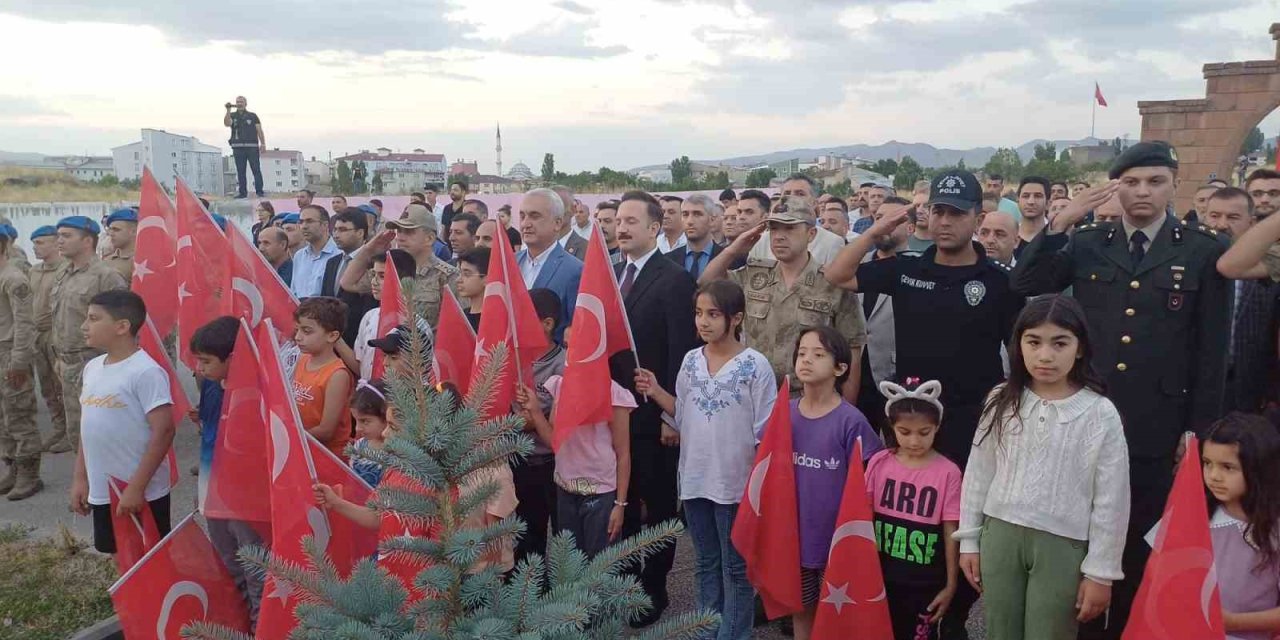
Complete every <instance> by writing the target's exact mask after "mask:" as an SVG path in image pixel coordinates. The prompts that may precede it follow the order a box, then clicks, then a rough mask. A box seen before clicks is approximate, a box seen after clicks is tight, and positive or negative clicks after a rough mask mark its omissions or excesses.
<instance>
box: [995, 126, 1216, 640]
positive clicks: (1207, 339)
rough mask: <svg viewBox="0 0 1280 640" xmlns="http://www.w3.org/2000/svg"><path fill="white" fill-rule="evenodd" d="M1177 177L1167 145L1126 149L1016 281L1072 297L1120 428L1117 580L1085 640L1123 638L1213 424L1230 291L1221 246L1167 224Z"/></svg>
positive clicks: (1199, 229) (1052, 228) (1028, 258)
mask: <svg viewBox="0 0 1280 640" xmlns="http://www.w3.org/2000/svg"><path fill="white" fill-rule="evenodd" d="M1177 171H1178V160H1177V154H1176V153H1175V152H1174V150H1173V148H1172V147H1171V146H1169V145H1168V144H1167V143H1165V142H1159V141H1153V142H1141V143H1138V144H1136V145H1134V146H1132V147H1130V148H1129V149H1128V150H1126V151H1125V152H1124V153H1122V154H1120V156H1118V157H1117V158H1116V160H1115V162H1114V163H1113V164H1112V166H1111V170H1110V172H1109V175H1110V178H1111V182H1109V183H1107V184H1106V185H1103V186H1101V187H1098V188H1095V189H1090V190H1088V191H1086V192H1084V193H1082V194H1081V195H1080V196H1079V197H1077V198H1076V199H1075V200H1073V201H1072V203H1071V206H1070V207H1068V208H1067V209H1066V210H1065V211H1063V212H1062V213H1060V214H1058V217H1057V218H1055V219H1054V221H1053V223H1052V224H1050V225H1049V226H1048V227H1046V228H1045V230H1044V231H1043V232H1041V233H1040V235H1038V236H1036V238H1035V240H1033V241H1032V242H1031V244H1030V245H1029V246H1027V247H1026V248H1025V249H1024V250H1023V252H1022V258H1021V259H1020V260H1019V262H1018V266H1017V268H1015V269H1014V273H1013V283H1014V288H1015V289H1016V290H1017V291H1018V293H1019V294H1022V295H1026V296H1035V295H1041V294H1046V293H1057V292H1060V291H1063V290H1064V289H1066V288H1067V287H1071V289H1072V296H1074V297H1075V298H1076V299H1077V300H1079V301H1080V304H1081V305H1082V306H1083V307H1084V309H1085V310H1086V311H1087V312H1088V318H1087V319H1088V323H1089V334H1090V341H1091V342H1092V343H1093V356H1092V361H1093V364H1094V367H1095V369H1096V370H1097V371H1098V372H1099V373H1101V374H1102V375H1103V376H1104V382H1105V383H1106V387H1107V397H1108V398H1110V399H1111V401H1112V403H1114V404H1115V406H1116V409H1117V410H1118V411H1119V412H1120V417H1121V419H1122V420H1123V421H1124V426H1125V439H1126V441H1127V442H1128V449H1129V484H1130V488H1131V499H1130V512H1129V527H1128V541H1127V542H1126V544H1125V549H1124V557H1123V559H1122V567H1123V570H1124V579H1123V580H1121V581H1117V582H1115V583H1113V584H1112V585H1111V589H1110V591H1111V594H1110V595H1111V609H1110V619H1109V620H1105V619H1102V618H1099V619H1095V620H1093V621H1092V622H1087V623H1084V624H1083V625H1082V626H1081V629H1080V635H1081V637H1083V638H1117V637H1119V636H1120V631H1121V630H1122V629H1124V626H1125V623H1126V622H1127V621H1128V619H1129V610H1130V607H1131V606H1132V603H1133V598H1134V595H1135V594H1136V591H1137V587H1138V584H1139V583H1140V582H1141V580H1142V574H1143V569H1144V567H1145V565H1146V561H1147V555H1148V554H1149V553H1150V546H1148V545H1147V544H1146V543H1145V542H1144V541H1143V536H1144V535H1146V533H1147V532H1148V531H1150V530H1151V527H1152V525H1154V524H1155V522H1156V521H1157V520H1158V519H1159V518H1160V514H1161V512H1162V510H1163V509H1164V505H1165V499H1166V498H1167V497H1168V494H1169V488H1170V486H1171V484H1172V481H1173V468H1174V462H1173V461H1174V452H1175V450H1176V449H1177V448H1178V447H1179V442H1180V441H1181V437H1182V434H1183V433H1185V432H1187V431H1197V432H1199V433H1204V430H1205V429H1207V428H1208V426H1209V425H1210V424H1211V423H1212V421H1214V420H1217V419H1218V418H1220V417H1221V416H1222V406H1223V385H1224V377H1225V374H1226V353H1227V343H1228V339H1227V333H1228V331H1229V330H1230V329H1229V325H1228V322H1229V313H1230V309H1231V306H1230V304H1231V303H1230V297H1231V291H1230V288H1229V286H1228V283H1227V282H1226V280H1225V279H1223V277H1222V276H1221V275H1219V273H1218V271H1217V269H1215V264H1216V263H1217V262H1218V258H1219V257H1221V256H1222V253H1223V249H1224V244H1225V236H1222V235H1221V234H1218V233H1217V232H1216V231H1213V230H1211V229H1208V228H1206V227H1203V226H1201V225H1183V224H1181V223H1180V222H1179V221H1178V219H1177V218H1176V217H1174V216H1172V215H1170V214H1169V213H1167V208H1168V205H1169V203H1170V202H1171V201H1172V199H1173V196H1174V192H1175V185H1176V183H1177V177H1178V176H1177ZM1112 195H1118V196H1119V198H1120V204H1121V207H1122V208H1123V213H1122V215H1121V218H1120V220H1119V221H1117V222H1110V223H1094V224H1086V225H1084V226H1082V227H1080V228H1078V229H1076V231H1075V233H1074V234H1069V233H1067V232H1068V231H1069V230H1070V229H1071V228H1072V227H1073V226H1075V225H1076V223H1078V222H1080V221H1082V220H1084V219H1085V216H1086V215H1087V214H1088V211H1089V209H1090V208H1095V207H1098V206H1100V205H1101V204H1103V203H1104V202H1106V201H1107V200H1109V199H1110V198H1111V197H1112ZM1189 455H1195V453H1194V452H1191V453H1190V454H1189ZM1104 627H1105V628H1104Z"/></svg>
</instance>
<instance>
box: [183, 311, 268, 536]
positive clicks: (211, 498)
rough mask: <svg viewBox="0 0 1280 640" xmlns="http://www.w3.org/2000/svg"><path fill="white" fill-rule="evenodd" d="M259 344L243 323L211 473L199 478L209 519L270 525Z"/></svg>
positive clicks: (202, 508)
mask: <svg viewBox="0 0 1280 640" xmlns="http://www.w3.org/2000/svg"><path fill="white" fill-rule="evenodd" d="M260 357H261V356H260V353H259V349H258V344H257V343H256V342H255V341H254V339H253V336H252V335H251V333H250V331H249V326H248V324H246V323H245V321H244V320H243V319H242V320H241V321H240V333H239V335H238V336H236V346H235V349H234V351H232V353H231V362H230V364H229V365H228V369H227V379H226V380H225V381H223V387H224V389H225V392H224V395H223V397H222V416H221V417H220V418H219V420H218V437H217V440H216V441H215V443H214V449H213V463H212V464H211V465H210V469H209V473H208V474H207V477H206V476H201V477H200V492H199V494H200V511H201V512H202V513H204V515H205V517H206V518H222V519H226V520H246V521H250V522H270V521H271V500H270V497H269V495H268V487H269V485H270V475H269V473H270V467H269V466H268V460H267V441H266V439H265V438H264V435H263V434H264V433H266V431H267V422H266V416H265V415H264V409H263V407H264V405H263V401H264V400H263V394H264V390H265V389H266V386H267V381H266V380H263V377H262V373H261V372H262V366H261V364H260Z"/></svg>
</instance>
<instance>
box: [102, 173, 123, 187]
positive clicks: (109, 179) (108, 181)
mask: <svg viewBox="0 0 1280 640" xmlns="http://www.w3.org/2000/svg"><path fill="white" fill-rule="evenodd" d="M98 186H100V187H118V186H120V178H117V177H116V174H114V173H108V174H107V175H105V176H102V177H101V178H98Z"/></svg>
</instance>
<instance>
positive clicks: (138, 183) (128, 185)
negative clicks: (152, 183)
mask: <svg viewBox="0 0 1280 640" xmlns="http://www.w3.org/2000/svg"><path fill="white" fill-rule="evenodd" d="M120 186H121V188H124V189H128V190H130V191H137V190H138V189H141V188H142V179H141V178H127V179H125V180H121V181H120ZM166 191H167V190H166Z"/></svg>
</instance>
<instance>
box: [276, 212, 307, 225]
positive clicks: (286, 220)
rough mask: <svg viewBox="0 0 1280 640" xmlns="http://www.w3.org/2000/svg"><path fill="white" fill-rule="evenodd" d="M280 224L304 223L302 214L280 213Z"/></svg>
mask: <svg viewBox="0 0 1280 640" xmlns="http://www.w3.org/2000/svg"><path fill="white" fill-rule="evenodd" d="M280 224H302V216H300V215H298V214H297V213H282V214H280Z"/></svg>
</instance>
